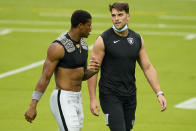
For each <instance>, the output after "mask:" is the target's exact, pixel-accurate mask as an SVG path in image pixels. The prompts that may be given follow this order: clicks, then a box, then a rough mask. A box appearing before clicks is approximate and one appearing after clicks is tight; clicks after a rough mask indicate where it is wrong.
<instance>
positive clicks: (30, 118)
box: [24, 112, 37, 123]
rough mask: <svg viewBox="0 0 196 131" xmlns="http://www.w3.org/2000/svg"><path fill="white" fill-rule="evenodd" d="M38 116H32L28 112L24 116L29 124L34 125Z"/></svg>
mask: <svg viewBox="0 0 196 131" xmlns="http://www.w3.org/2000/svg"><path fill="white" fill-rule="evenodd" d="M36 115H37V114H36V113H35V114H31V113H29V112H26V113H25V115H24V116H25V119H26V120H27V121H28V122H30V123H32V121H33V120H34V119H35V117H36Z"/></svg>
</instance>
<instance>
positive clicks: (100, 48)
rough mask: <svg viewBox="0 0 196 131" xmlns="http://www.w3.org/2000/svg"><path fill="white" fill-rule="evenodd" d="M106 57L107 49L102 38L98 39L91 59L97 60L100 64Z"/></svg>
mask: <svg viewBox="0 0 196 131" xmlns="http://www.w3.org/2000/svg"><path fill="white" fill-rule="evenodd" d="M104 55H105V47H104V42H103V39H102V37H101V36H99V37H98V38H97V40H96V41H95V43H94V46H93V50H92V53H91V58H92V57H94V58H95V59H97V60H98V61H99V62H100V63H102V60H103V57H104Z"/></svg>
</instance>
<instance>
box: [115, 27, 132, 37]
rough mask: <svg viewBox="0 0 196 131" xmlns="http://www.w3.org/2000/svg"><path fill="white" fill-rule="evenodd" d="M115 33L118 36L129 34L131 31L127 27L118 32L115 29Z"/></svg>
mask: <svg viewBox="0 0 196 131" xmlns="http://www.w3.org/2000/svg"><path fill="white" fill-rule="evenodd" d="M114 33H116V34H117V35H118V36H121V37H126V36H128V34H129V31H128V29H126V30H125V31H123V32H117V31H116V30H114Z"/></svg>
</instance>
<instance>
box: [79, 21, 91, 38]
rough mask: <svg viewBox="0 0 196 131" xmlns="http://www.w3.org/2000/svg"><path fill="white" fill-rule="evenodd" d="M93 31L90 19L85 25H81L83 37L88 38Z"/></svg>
mask: <svg viewBox="0 0 196 131" xmlns="http://www.w3.org/2000/svg"><path fill="white" fill-rule="evenodd" d="M91 30H92V20H91V19H89V20H88V21H87V22H86V23H85V24H81V25H80V31H81V37H85V38H88V35H90V32H91Z"/></svg>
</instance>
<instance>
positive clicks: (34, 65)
mask: <svg viewBox="0 0 196 131" xmlns="http://www.w3.org/2000/svg"><path fill="white" fill-rule="evenodd" d="M43 63H44V61H43V60H42V61H38V62H35V63H32V64H30V65H27V66H24V67H21V68H18V69H15V70H11V71H9V72H6V73H3V74H0V79H1V78H4V77H7V76H11V75H14V74H17V73H20V72H23V71H26V70H29V69H32V68H35V67H37V66H40V65H42V64H43Z"/></svg>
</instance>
